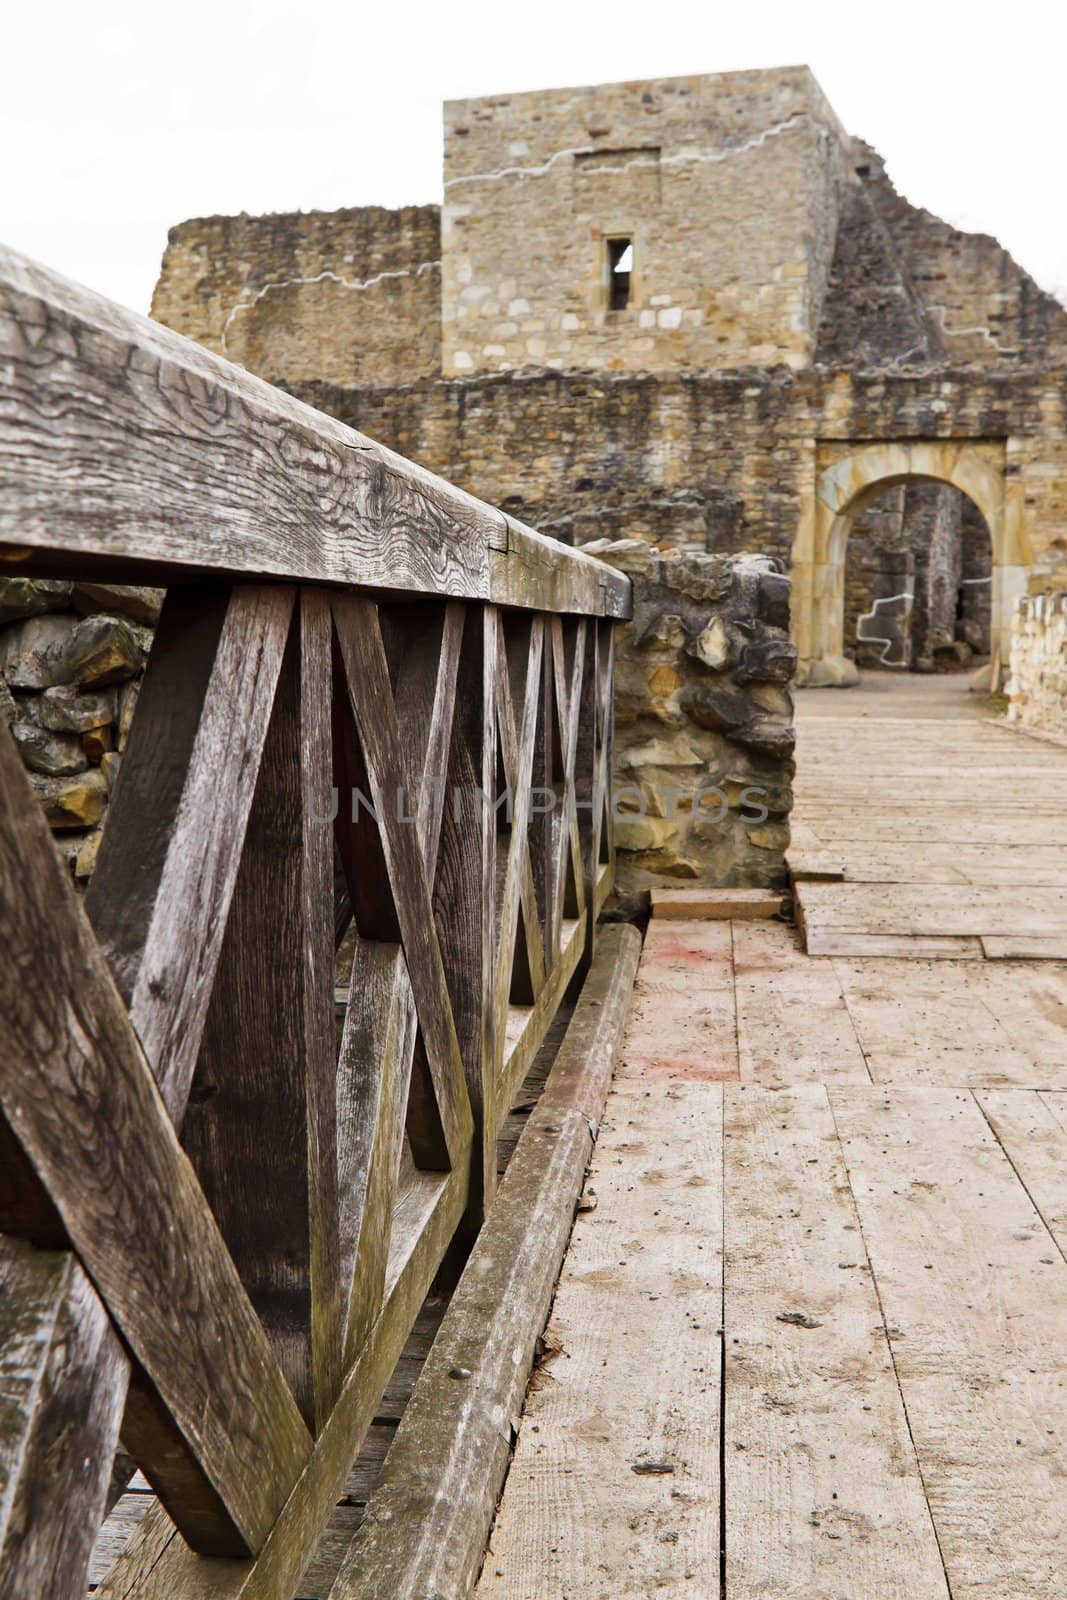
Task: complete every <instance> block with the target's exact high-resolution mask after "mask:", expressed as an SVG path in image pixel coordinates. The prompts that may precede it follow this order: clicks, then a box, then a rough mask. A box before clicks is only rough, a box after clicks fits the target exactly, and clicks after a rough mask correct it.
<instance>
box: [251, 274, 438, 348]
mask: <svg viewBox="0 0 1067 1600" xmlns="http://www.w3.org/2000/svg"><path fill="white" fill-rule="evenodd" d="M440 265H441V263H440V261H439V260H438V261H420V262H419V264H418V266H417V267H396V268H394V269H392V270H390V271H387V272H376V273H375V274H374V276H373V277H371V278H363V279H360V280H354V279H352V278H342V277H341V275H340V273H337V272H331V271H330V270H329V269H328V268H326V269H324V270H323V271H322V272H317V273H316V274H315V276H314V277H313V278H279V279H278V280H277V281H276V282H274V283H265V284H264V285H263V287H262V289H260V290H259V292H258V293H257V294H255V295H253V297H252V299H251V300H240V301H238V303H237V305H235V306H234V307H232V309H231V310H230V312H229V313H228V315H227V317H226V320H225V322H224V323H223V324H222V332H221V334H220V335H219V338H220V340H221V344H222V353H223V355H227V354H228V353H229V352H228V351H227V349H226V340H227V338H228V336H229V332H230V324H231V322H232V321H233V319H234V318H235V317H236V316H238V315H239V314H240V312H242V311H252V310H253V309H254V308H255V307H256V306H258V304H259V302H260V301H261V300H264V299H266V297H267V295H269V294H273V293H274V291H275V290H277V289H295V288H297V287H299V286H300V285H301V284H305V283H327V282H329V283H336V284H338V285H339V286H340V287H341V288H342V289H354V290H358V291H362V290H364V289H373V288H374V287H375V285H376V284H379V283H384V282H385V280H386V279H387V278H421V276H422V274H423V273H424V272H430V271H432V270H433V268H434V267H439V266H440Z"/></svg>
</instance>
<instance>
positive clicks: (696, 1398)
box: [477, 1025, 722, 1600]
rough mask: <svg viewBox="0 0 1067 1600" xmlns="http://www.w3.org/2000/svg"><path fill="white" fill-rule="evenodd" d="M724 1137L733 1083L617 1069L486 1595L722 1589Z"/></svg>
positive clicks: (638, 1599) (641, 1594) (488, 1566)
mask: <svg viewBox="0 0 1067 1600" xmlns="http://www.w3.org/2000/svg"><path fill="white" fill-rule="evenodd" d="M642 1031H643V1029H642V1028H641V1027H638V1028H636V1029H635V1028H634V1027H633V1025H631V1034H632V1035H633V1034H634V1033H640V1032H642ZM721 1139H722V1088H721V1086H720V1085H717V1084H713V1083H700V1082H689V1083H684V1084H683V1083H675V1084H671V1085H669V1086H668V1085H665V1084H662V1083H651V1084H650V1083H648V1082H644V1081H642V1080H641V1079H626V1080H617V1081H616V1084H615V1087H614V1088H613V1090H612V1092H611V1095H610V1096H609V1099H608V1105H607V1109H606V1113H605V1121H604V1123H603V1124H602V1127H601V1134H600V1138H599V1140H598V1143H597V1146H596V1150H595V1152H594V1157H593V1163H592V1166H591V1169H590V1174H589V1179H588V1182H587V1184H586V1188H585V1195H584V1202H583V1203H584V1204H586V1205H592V1204H594V1203H595V1209H594V1210H587V1211H582V1210H580V1212H579V1216H578V1219H577V1223H576V1226H575V1231H574V1235H573V1237H572V1241H571V1246H570V1250H569V1252H568V1256H567V1261H566V1264H565V1266H564V1270H563V1275H562V1277H561V1280H560V1285H559V1289H558V1291H557V1295H556V1303H555V1308H554V1310H553V1314H552V1318H551V1320H550V1322H549V1325H548V1329H547V1330H546V1335H545V1343H546V1350H547V1351H548V1352H551V1353H552V1359H551V1362H550V1364H549V1365H548V1366H547V1367H546V1368H545V1369H544V1370H543V1371H542V1373H541V1374H540V1375H539V1376H538V1377H536V1378H535V1381H534V1383H533V1385H532V1386H531V1390H530V1392H529V1394H528V1396H527V1401H526V1409H525V1415H524V1419H523V1424H522V1428H521V1431H520V1434H519V1440H518V1444H517V1446H516V1450H515V1457H514V1460H513V1462H512V1466H511V1472H510V1475H509V1477H508V1482H507V1487H506V1490H505V1493H504V1497H503V1500H502V1502H501V1506H500V1510H499V1512H498V1516H497V1522H496V1526H495V1528H494V1531H493V1534H492V1537H491V1541H490V1548H489V1552H488V1554H487V1556H486V1561H485V1566H484V1568H483V1571H482V1577H481V1581H480V1583H479V1585H478V1589H477V1595H478V1600H560V1596H561V1595H566V1596H567V1597H568V1600H601V1597H603V1596H605V1595H610V1596H611V1600H647V1596H649V1595H650V1594H655V1593H659V1592H663V1593H667V1594H672V1595H673V1594H678V1595H682V1594H693V1595H694V1596H695V1595H698V1594H699V1595H701V1596H705V1595H707V1596H711V1595H713V1594H714V1595H717V1594H718V1582H719V1343H718V1338H717V1328H718V1326H719V1318H720V1314H721V1310H722V1257H721V1226H722V1189H721V1177H722V1149H721Z"/></svg>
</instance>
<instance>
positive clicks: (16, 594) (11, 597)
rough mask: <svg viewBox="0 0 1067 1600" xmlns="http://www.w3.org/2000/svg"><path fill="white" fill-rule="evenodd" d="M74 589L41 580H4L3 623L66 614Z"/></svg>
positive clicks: (0, 583)
mask: <svg viewBox="0 0 1067 1600" xmlns="http://www.w3.org/2000/svg"><path fill="white" fill-rule="evenodd" d="M70 592H71V585H70V584H69V583H62V582H59V581H52V580H47V579H37V578H0V622H14V621H15V620H16V619H18V618H20V617H35V616H38V615H40V613H41V612H44V611H62V610H64V608H65V607H66V606H67V605H68V604H69V603H70Z"/></svg>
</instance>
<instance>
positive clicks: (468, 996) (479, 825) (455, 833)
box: [433, 607, 497, 1227]
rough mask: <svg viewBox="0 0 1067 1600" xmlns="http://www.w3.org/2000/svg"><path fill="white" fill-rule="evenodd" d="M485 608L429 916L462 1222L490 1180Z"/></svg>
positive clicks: (490, 664)
mask: <svg viewBox="0 0 1067 1600" xmlns="http://www.w3.org/2000/svg"><path fill="white" fill-rule="evenodd" d="M491 612H492V608H491V607H486V608H485V612H484V613H483V615H482V616H478V615H472V616H470V617H469V618H468V621H467V625H466V627H465V629H464V633H463V639H462V644H461V651H460V656H459V660H458V663H457V668H458V670H457V674H456V681H455V691H454V706H453V714H452V724H451V730H450V731H451V737H450V740H449V744H448V751H447V769H446V790H447V795H448V803H447V804H446V805H445V807H444V809H443V811H442V814H441V819H440V833H439V839H438V848H437V857H436V862H435V863H434V866H435V869H436V870H435V874H434V880H433V912H434V921H435V923H436V926H437V937H438V941H439V943H440V947H441V960H442V964H443V967H444V973H445V983H446V985H447V988H448V994H449V999H450V1002H451V1006H452V1015H453V1018H454V1020H455V1025H456V1038H457V1040H458V1043H459V1049H460V1055H461V1057H462V1060H463V1071H464V1075H465V1077H466V1083H467V1092H468V1095H469V1097H470V1103H471V1110H472V1114H473V1118H474V1127H475V1133H474V1141H475V1143H474V1148H475V1158H474V1160H473V1163H472V1170H471V1190H470V1216H469V1218H468V1226H470V1227H477V1226H478V1224H479V1223H480V1221H481V1217H482V1215H483V1213H484V1207H485V1205H486V1204H487V1203H488V1202H489V1201H490V1200H491V1199H492V1195H493V1190H494V1188H495V1185H496V1160H495V1156H496V1151H495V1135H496V1126H495V1118H494V1113H493V1100H492V1090H493V1085H494V1083H495V1081H496V1019H495V1016H494V1012H493V1005H492V987H493V951H494V937H495V918H494V906H493V889H494V868H495V859H496V817H495V815H494V813H493V812H492V810H491V809H490V807H489V806H488V805H487V804H486V803H485V801H484V800H483V798H482V797H483V796H489V795H491V793H492V790H493V787H494V784H495V781H496V762H497V733H496V718H495V710H494V707H495V675H496V671H497V658H496V654H495V652H494V651H493V650H492V649H491V648H489V649H487V647H486V637H487V635H490V634H491V632H492V629H493V627H494V626H495V624H494V622H493V621H492V619H491ZM487 1103H488V1106H489V1116H488V1120H487V1117H486V1105H487Z"/></svg>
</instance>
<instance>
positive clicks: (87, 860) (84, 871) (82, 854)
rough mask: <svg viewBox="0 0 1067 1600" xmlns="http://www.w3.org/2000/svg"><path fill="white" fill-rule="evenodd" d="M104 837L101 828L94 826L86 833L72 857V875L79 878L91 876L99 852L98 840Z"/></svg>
mask: <svg viewBox="0 0 1067 1600" xmlns="http://www.w3.org/2000/svg"><path fill="white" fill-rule="evenodd" d="M103 837H104V830H103V829H102V828H94V829H93V831H92V833H90V834H87V835H86V837H85V839H84V841H83V842H82V845H81V848H80V849H79V851H78V854H77V856H76V857H75V859H74V876H75V877H76V878H80V879H83V880H84V879H86V878H91V877H92V875H93V870H94V868H95V867H96V858H97V856H98V855H99V853H100V841H101V839H102V838H103Z"/></svg>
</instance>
